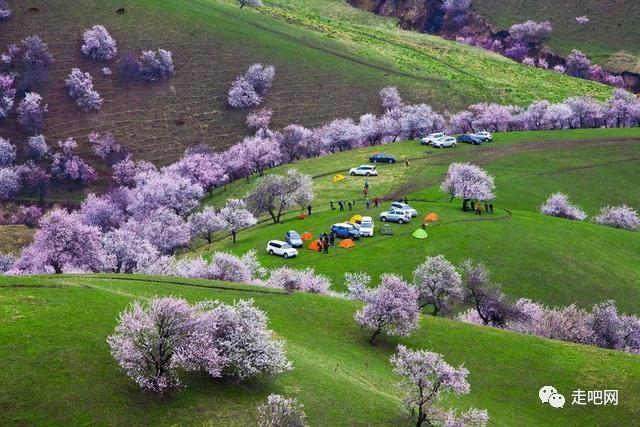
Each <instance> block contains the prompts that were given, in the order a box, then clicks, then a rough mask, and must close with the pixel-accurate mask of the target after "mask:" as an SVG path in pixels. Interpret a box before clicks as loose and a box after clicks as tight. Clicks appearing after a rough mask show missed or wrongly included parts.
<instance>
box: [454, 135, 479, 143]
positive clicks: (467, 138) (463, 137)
mask: <svg viewBox="0 0 640 427" xmlns="http://www.w3.org/2000/svg"><path fill="white" fill-rule="evenodd" d="M458 142H465V143H467V144H471V145H480V144H482V141H481V140H480V139H479V138H476V137H475V136H473V135H460V136H459V137H458Z"/></svg>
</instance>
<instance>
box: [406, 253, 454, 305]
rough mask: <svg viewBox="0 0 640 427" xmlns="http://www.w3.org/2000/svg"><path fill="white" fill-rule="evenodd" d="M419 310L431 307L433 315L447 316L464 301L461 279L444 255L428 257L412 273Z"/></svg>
mask: <svg viewBox="0 0 640 427" xmlns="http://www.w3.org/2000/svg"><path fill="white" fill-rule="evenodd" d="M413 285H414V286H415V287H416V289H417V290H418V305H419V306H420V308H423V307H426V306H428V305H429V306H432V307H433V315H438V314H439V313H444V314H448V313H450V312H451V311H452V309H453V306H454V305H455V304H458V303H462V302H463V301H464V292H463V289H462V278H461V277H460V274H459V273H458V272H457V271H456V269H455V267H454V266H453V264H451V263H450V262H449V261H447V259H446V258H445V257H444V255H437V256H429V257H427V259H426V260H425V262H423V263H422V264H420V265H418V267H417V268H416V269H415V270H414V272H413Z"/></svg>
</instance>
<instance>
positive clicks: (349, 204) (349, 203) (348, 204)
mask: <svg viewBox="0 0 640 427" xmlns="http://www.w3.org/2000/svg"><path fill="white" fill-rule="evenodd" d="M347 206H349V210H351V202H347Z"/></svg>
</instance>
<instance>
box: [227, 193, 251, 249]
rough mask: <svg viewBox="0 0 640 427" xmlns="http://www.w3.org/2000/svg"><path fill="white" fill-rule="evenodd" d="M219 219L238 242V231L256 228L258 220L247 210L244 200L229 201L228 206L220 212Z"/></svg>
mask: <svg viewBox="0 0 640 427" xmlns="http://www.w3.org/2000/svg"><path fill="white" fill-rule="evenodd" d="M218 218H219V219H220V220H222V221H223V227H224V229H225V230H227V231H228V232H229V233H230V234H231V237H232V239H233V243H235V242H236V235H237V234H238V231H240V230H243V229H245V228H248V227H252V226H254V225H255V224H256V223H257V222H258V220H257V219H256V218H255V217H254V216H253V214H252V213H251V212H250V211H249V210H248V209H247V205H246V203H245V202H244V200H239V199H227V204H226V205H225V206H224V207H223V208H222V209H220V212H218Z"/></svg>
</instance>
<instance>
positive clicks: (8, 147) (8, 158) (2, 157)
mask: <svg viewBox="0 0 640 427" xmlns="http://www.w3.org/2000/svg"><path fill="white" fill-rule="evenodd" d="M15 161H16V146H15V145H13V144H12V143H11V141H9V140H8V139H6V138H2V137H0V167H2V166H11V165H12V164H13V162H15Z"/></svg>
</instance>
